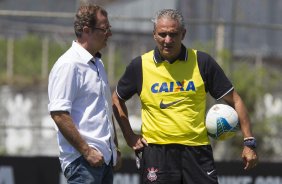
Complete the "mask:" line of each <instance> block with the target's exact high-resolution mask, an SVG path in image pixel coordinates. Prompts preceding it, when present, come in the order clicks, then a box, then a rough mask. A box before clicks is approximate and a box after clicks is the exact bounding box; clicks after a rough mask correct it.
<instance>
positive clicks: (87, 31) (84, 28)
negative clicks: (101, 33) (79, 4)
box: [82, 26, 91, 34]
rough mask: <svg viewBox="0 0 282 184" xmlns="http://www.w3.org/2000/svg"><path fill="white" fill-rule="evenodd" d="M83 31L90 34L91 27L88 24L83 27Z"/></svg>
mask: <svg viewBox="0 0 282 184" xmlns="http://www.w3.org/2000/svg"><path fill="white" fill-rule="evenodd" d="M82 31H83V32H84V33H86V34H89V32H90V31H91V28H90V27H88V26H84V27H83V28H82Z"/></svg>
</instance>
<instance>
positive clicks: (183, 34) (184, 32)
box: [182, 29, 186, 40]
mask: <svg viewBox="0 0 282 184" xmlns="http://www.w3.org/2000/svg"><path fill="white" fill-rule="evenodd" d="M185 35H186V29H183V32H182V40H183V39H184V38H185Z"/></svg>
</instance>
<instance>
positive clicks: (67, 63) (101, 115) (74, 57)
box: [48, 41, 117, 171]
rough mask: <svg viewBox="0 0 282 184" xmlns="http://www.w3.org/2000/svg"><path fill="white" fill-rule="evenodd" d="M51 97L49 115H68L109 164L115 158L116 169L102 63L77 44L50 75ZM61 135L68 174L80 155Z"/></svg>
mask: <svg viewBox="0 0 282 184" xmlns="http://www.w3.org/2000/svg"><path fill="white" fill-rule="evenodd" d="M48 94H49V104H48V110H49V112H51V111H68V112H69V113H70V115H71V117H72V119H73V122H74V124H75V126H76V128H77V129H78V131H79V133H80V135H81V136H82V138H83V139H84V140H85V141H86V142H87V143H88V144H89V145H90V146H91V147H94V148H96V149H97V150H98V151H100V152H101V153H102V154H103V156H104V160H105V163H106V164H109V162H110V161H111V158H112V155H113V162H114V163H113V164H114V165H115V164H116V155H117V154H116V148H115V144H114V129H113V124H112V123H113V122H112V101H111V91H110V87H109V84H108V79H107V75H106V72H105V69H104V66H103V63H102V60H101V59H100V58H98V57H93V56H92V55H91V54H90V53H89V52H88V51H87V50H85V49H84V48H83V47H82V46H80V45H79V44H78V43H76V42H75V41H73V43H72V46H71V48H70V49H69V50H67V51H66V52H65V53H64V54H63V55H62V56H61V57H60V58H59V59H58V60H57V62H56V63H55V64H54V66H53V68H52V70H51V72H50V75H49V84H48ZM57 133H58V136H57V139H58V144H59V149H60V156H59V158H60V162H61V167H62V169H63V171H64V170H65V168H66V167H67V166H68V165H69V164H70V163H71V162H72V161H74V160H75V159H76V158H78V157H79V156H80V153H79V152H78V151H77V150H76V149H75V148H74V147H73V146H72V145H71V144H69V142H68V141H67V140H66V139H65V138H64V136H63V135H62V134H61V132H60V131H59V130H58V129H57Z"/></svg>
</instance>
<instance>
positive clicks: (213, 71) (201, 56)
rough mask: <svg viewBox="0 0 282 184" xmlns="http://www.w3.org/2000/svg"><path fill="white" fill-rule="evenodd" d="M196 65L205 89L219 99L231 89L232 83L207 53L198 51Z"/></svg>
mask: <svg viewBox="0 0 282 184" xmlns="http://www.w3.org/2000/svg"><path fill="white" fill-rule="evenodd" d="M197 57H198V65H199V69H200V73H201V75H202V78H203V80H204V83H205V88H206V91H207V92H209V93H210V95H211V96H212V97H213V98H215V99H217V100H219V99H221V98H222V97H223V96H225V95H226V94H227V93H229V92H230V91H232V90H233V85H232V83H231V82H230V80H229V79H228V77H227V76H226V75H225V73H224V71H223V70H222V68H221V67H220V66H219V65H218V64H217V62H216V61H215V60H214V59H213V58H212V57H211V56H210V55H208V54H206V53H204V52H201V51H198V52H197Z"/></svg>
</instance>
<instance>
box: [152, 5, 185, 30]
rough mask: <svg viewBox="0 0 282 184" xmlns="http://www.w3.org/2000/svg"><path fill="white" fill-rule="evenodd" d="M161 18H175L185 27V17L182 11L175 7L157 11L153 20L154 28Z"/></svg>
mask: <svg viewBox="0 0 282 184" xmlns="http://www.w3.org/2000/svg"><path fill="white" fill-rule="evenodd" d="M161 18H170V19H173V20H176V21H177V22H178V23H179V24H180V27H181V28H182V29H184V27H185V25H184V19H183V16H182V14H181V12H180V11H178V10H174V9H163V10H160V11H158V12H157V13H156V15H155V17H154V19H152V22H153V23H154V29H155V28H156V24H157V22H158V20H159V19H161Z"/></svg>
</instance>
